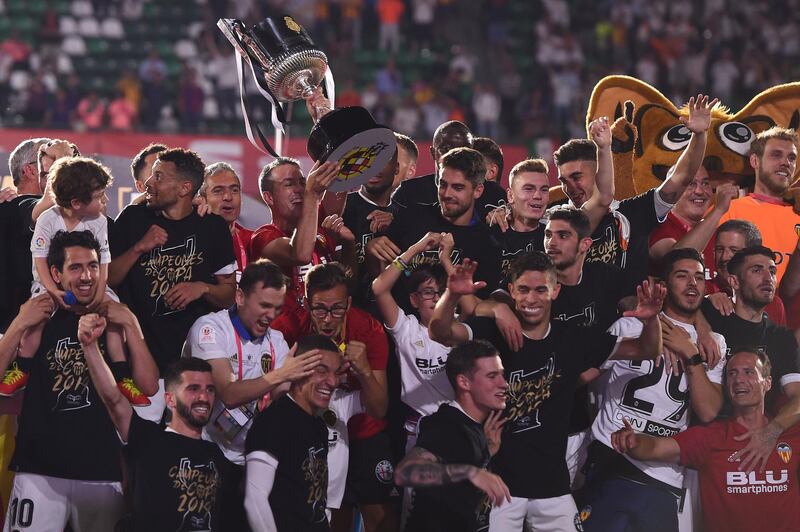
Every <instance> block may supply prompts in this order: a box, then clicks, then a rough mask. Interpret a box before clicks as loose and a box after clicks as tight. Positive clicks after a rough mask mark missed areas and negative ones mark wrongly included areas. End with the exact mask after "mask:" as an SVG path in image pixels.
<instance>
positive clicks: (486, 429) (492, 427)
mask: <svg viewBox="0 0 800 532" xmlns="http://www.w3.org/2000/svg"><path fill="white" fill-rule="evenodd" d="M507 421H508V418H505V417H503V411H502V410H494V411H492V412H490V413H489V417H487V418H486V421H485V422H484V423H483V433H484V434H485V435H486V442H487V443H488V444H489V454H490V455H492V456H494V455H496V454H497V451H499V450H500V443H501V442H502V435H503V425H505V424H506V422H507Z"/></svg>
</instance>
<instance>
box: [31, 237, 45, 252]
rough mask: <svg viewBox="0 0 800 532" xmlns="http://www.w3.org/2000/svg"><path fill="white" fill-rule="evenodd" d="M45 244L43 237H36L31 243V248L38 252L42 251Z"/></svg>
mask: <svg viewBox="0 0 800 532" xmlns="http://www.w3.org/2000/svg"><path fill="white" fill-rule="evenodd" d="M45 243H46V242H45V240H44V237H41V236H40V237H36V240H35V241H34V242H33V247H34V248H36V249H39V250H44V246H45Z"/></svg>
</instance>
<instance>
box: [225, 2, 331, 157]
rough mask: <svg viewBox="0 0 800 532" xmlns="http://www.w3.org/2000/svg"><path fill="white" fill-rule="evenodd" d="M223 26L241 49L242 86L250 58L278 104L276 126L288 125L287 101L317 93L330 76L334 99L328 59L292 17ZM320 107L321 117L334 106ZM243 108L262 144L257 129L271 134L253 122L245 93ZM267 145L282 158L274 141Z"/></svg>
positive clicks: (274, 114) (328, 88)
mask: <svg viewBox="0 0 800 532" xmlns="http://www.w3.org/2000/svg"><path fill="white" fill-rule="evenodd" d="M217 27H219V29H220V30H221V31H222V33H223V34H224V35H225V37H227V38H228V40H229V41H230V42H231V44H232V45H233V46H234V48H235V49H236V51H237V52H238V54H239V63H240V67H239V83H240V89H241V90H242V91H243V90H244V78H243V77H242V66H241V62H242V61H246V62H247V64H248V65H249V67H250V70H251V72H252V73H253V79H254V80H255V82H256V85H257V86H258V89H259V91H260V92H261V94H262V95H263V96H264V97H265V98H266V99H267V100H268V101H269V102H270V104H271V105H272V123H273V126H275V128H276V130H279V131H283V124H285V123H286V122H287V120H286V112H285V110H284V108H283V106H282V105H281V104H285V103H289V102H293V101H296V100H301V99H306V98H309V97H311V95H312V94H313V92H314V89H316V88H317V87H318V86H319V85H320V83H322V82H323V81H326V87H325V88H326V91H327V93H328V98H332V97H333V78H332V76H330V75H328V76H326V73H327V72H328V58H327V57H326V56H325V54H324V53H323V52H322V51H321V50H319V49H318V48H317V47H316V46H315V45H314V41H312V40H311V37H310V36H309V35H308V33H307V32H306V30H305V29H303V27H302V26H300V25H299V24H298V23H297V22H295V20H294V19H293V18H292V17H290V16H288V15H284V16H281V17H269V18H267V19H265V20H263V21H261V22H260V23H259V24H257V25H255V26H253V27H252V28H250V29H248V28H247V27H246V26H245V25H244V23H243V22H242V21H240V20H237V19H220V20H219V21H218V22H217ZM242 94H244V92H242ZM315 107H316V108H315V111H316V116H322V115H324V114H325V113H327V112H329V111H330V110H331V108H330V107H328V106H324V107H321V106H315ZM242 111H243V113H244V115H245V125H246V126H247V129H248V136H249V137H250V140H251V142H253V144H254V145H255V146H256V147H259V146H258V144H256V143H255V141H254V139H253V138H252V135H251V130H253V129H254V130H256V132H257V133H258V134H259V136H260V137H261V140H262V143H264V142H265V141H266V138H265V137H264V135H263V133H262V132H261V131H260V129H259V128H258V126H253V125H252V124H250V120H249V118H248V116H247V110H246V108H245V105H244V99H243V98H242ZM265 147H266V148H267V150H268V151H269V152H270V153H272V155H273V156H276V157H277V154H276V153H274V151H273V150H272V149H271V146H269V144H268V143H267V146H265ZM259 149H260V147H259Z"/></svg>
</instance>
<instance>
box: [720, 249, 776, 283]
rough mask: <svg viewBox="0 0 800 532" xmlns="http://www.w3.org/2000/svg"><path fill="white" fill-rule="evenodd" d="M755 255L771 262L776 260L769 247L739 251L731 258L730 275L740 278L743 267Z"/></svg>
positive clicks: (729, 262) (729, 264) (729, 263)
mask: <svg viewBox="0 0 800 532" xmlns="http://www.w3.org/2000/svg"><path fill="white" fill-rule="evenodd" d="M753 255H762V256H764V257H767V258H769V259H771V260H775V252H774V251H772V250H771V249H769V248H768V247H765V246H749V247H746V248H743V249H741V250H739V251H737V252H736V254H735V255H734V256H733V257H731V260H729V261H728V273H729V274H731V275H735V276H736V277H737V278H739V277H740V276H741V274H742V266H744V261H745V259H746V258H747V257H752V256H753Z"/></svg>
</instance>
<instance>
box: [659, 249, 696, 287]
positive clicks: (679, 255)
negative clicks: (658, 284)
mask: <svg viewBox="0 0 800 532" xmlns="http://www.w3.org/2000/svg"><path fill="white" fill-rule="evenodd" d="M683 259H691V260H694V261H697V262H699V263H700V265H702V266H703V267H705V262H703V256H702V255H701V254H700V252H699V251H697V250H696V249H694V248H675V249H673V250H671V251H670V252H669V253H667V254H666V255H664V258H663V259H661V279H662V280H664V281H666V280H667V277H669V275H670V274H671V273H672V269H673V268H674V267H675V263H676V262H678V261H679V260H683Z"/></svg>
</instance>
